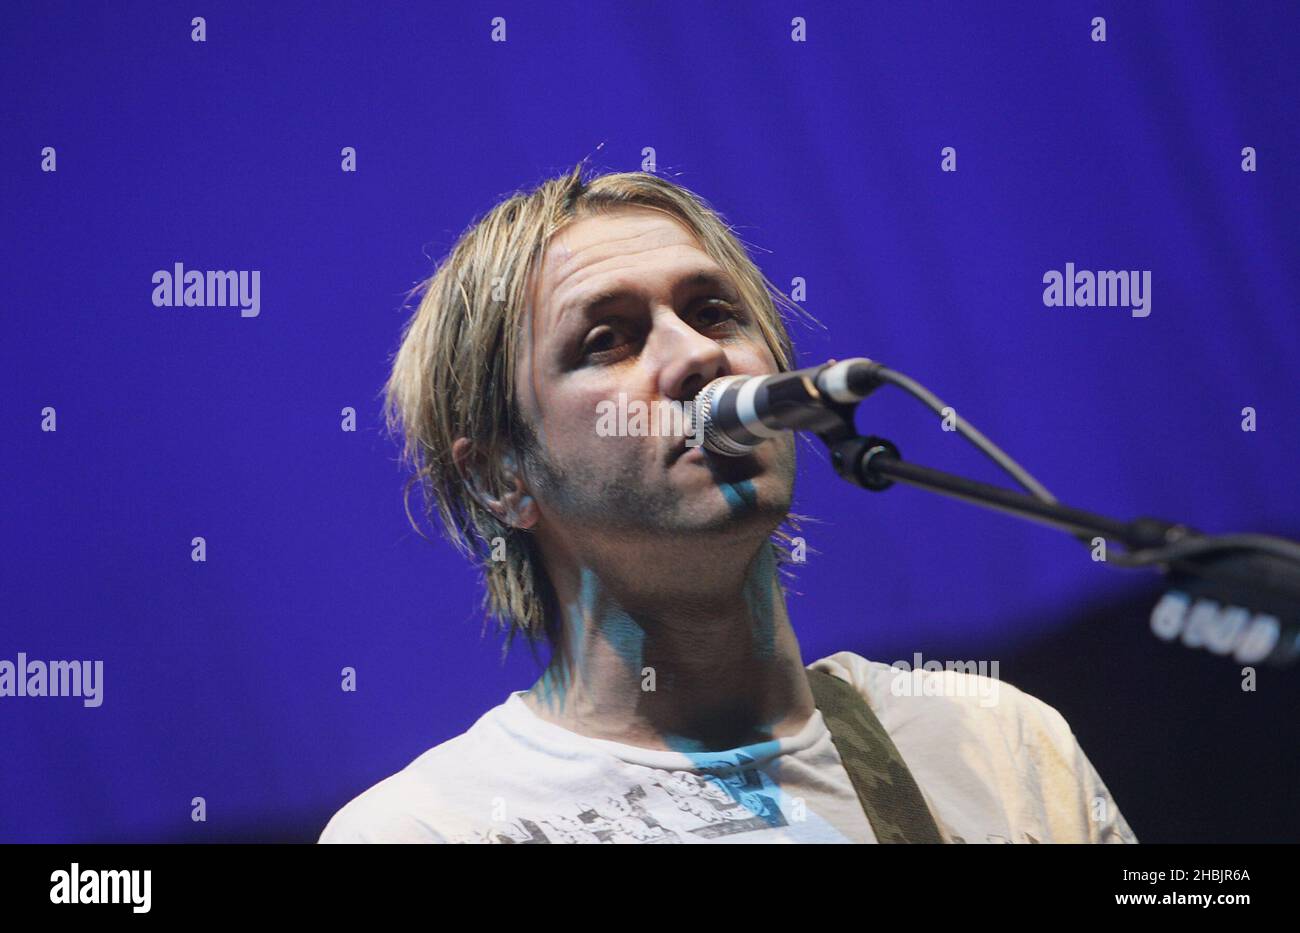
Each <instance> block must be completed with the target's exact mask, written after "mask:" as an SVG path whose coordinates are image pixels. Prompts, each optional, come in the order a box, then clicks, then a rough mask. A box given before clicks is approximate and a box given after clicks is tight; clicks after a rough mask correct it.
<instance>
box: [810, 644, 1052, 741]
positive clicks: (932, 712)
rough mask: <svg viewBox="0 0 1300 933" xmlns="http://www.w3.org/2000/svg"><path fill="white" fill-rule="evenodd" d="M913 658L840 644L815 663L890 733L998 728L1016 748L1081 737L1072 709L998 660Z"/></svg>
mask: <svg viewBox="0 0 1300 933" xmlns="http://www.w3.org/2000/svg"><path fill="white" fill-rule="evenodd" d="M915 660H920V659H915ZM895 664H897V665H898V666H895ZM914 664H915V661H911V662H901V663H900V662H895V663H894V664H886V663H884V662H882V661H872V660H870V659H868V658H864V657H862V656H861V655H858V654H854V653H853V652H851V651H840V652H837V653H835V654H832V655H828V656H827V657H824V658H820V659H819V660H817V661H814V662H813V663H811V664H809V665H808V668H809V669H811V670H820V671H824V672H826V673H828V674H832V675H834V676H836V677H839V678H840V679H841V680H845V681H847V682H848V683H849V684H851V685H852V686H853V687H854V688H855V689H856V690H857V691H858V693H859V694H861V696H862V697H863V698H864V699H865V700H866V701H867V704H868V705H869V706H870V707H871V709H872V712H874V713H875V714H876V717H877V718H878V719H879V720H880V721H881V723H882V725H884V726H885V728H886V730H887V731H888V732H890V733H891V734H894V733H895V732H896V731H903V732H912V731H923V732H933V731H941V730H942V731H947V730H957V731H962V732H966V733H971V732H975V733H979V734H981V735H984V736H986V737H989V738H992V737H993V736H994V735H996V736H997V737H998V738H1000V739H1001V740H1002V741H1005V742H1007V743H1008V744H1010V745H1011V746H1012V747H1014V748H1020V747H1023V746H1025V745H1026V744H1029V743H1034V744H1041V743H1042V742H1044V741H1047V742H1050V743H1051V744H1052V745H1053V746H1055V747H1057V748H1058V749H1060V750H1062V751H1065V750H1067V749H1070V748H1071V747H1072V746H1073V745H1074V743H1075V739H1074V735H1073V733H1072V732H1071V730H1070V726H1069V723H1067V722H1066V720H1065V717H1064V716H1062V715H1061V713H1060V712H1059V711H1058V710H1057V709H1056V708H1055V707H1053V706H1051V705H1050V704H1048V703H1046V702H1044V701H1043V700H1040V699H1039V698H1038V697H1036V696H1033V695H1032V694H1029V693H1026V692H1025V691H1023V690H1021V689H1020V688H1018V687H1016V686H1014V685H1012V684H1009V683H1007V682H1006V681H1004V680H1000V679H999V678H998V676H997V674H998V670H997V664H996V662H992V663H985V664H982V663H979V662H945V663H944V664H943V669H942V670H928V669H926V668H925V666H924V663H923V664H921V665H916V666H914Z"/></svg>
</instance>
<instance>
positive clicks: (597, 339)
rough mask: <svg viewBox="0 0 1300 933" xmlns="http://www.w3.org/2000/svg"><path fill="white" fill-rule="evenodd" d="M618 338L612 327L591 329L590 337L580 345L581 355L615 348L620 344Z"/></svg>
mask: <svg viewBox="0 0 1300 933" xmlns="http://www.w3.org/2000/svg"><path fill="white" fill-rule="evenodd" d="M618 339H619V333H618V331H616V330H614V329H613V328H612V327H599V328H597V329H596V330H594V331H592V333H591V338H590V339H589V340H588V341H587V342H586V343H584V344H583V345H582V355H583V357H588V356H595V355H599V354H601V353H607V352H609V351H610V350H617V349H618V348H619V347H620V346H621V344H620V343H618Z"/></svg>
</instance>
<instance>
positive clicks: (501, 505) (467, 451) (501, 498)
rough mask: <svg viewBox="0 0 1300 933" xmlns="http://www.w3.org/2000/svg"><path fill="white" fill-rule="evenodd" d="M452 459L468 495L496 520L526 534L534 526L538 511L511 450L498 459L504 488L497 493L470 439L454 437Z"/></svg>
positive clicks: (539, 516)
mask: <svg viewBox="0 0 1300 933" xmlns="http://www.w3.org/2000/svg"><path fill="white" fill-rule="evenodd" d="M451 456H452V460H453V461H455V464H456V470H457V472H459V473H460V476H461V479H462V480H464V482H465V485H466V486H467V487H468V488H469V493H470V495H471V496H473V497H474V499H475V500H476V501H477V502H478V504H479V505H481V506H483V508H485V509H487V510H488V511H489V512H491V513H492V514H493V515H495V516H496V517H497V520H498V521H500V522H501V523H502V524H505V525H510V526H512V527H515V528H521V529H523V530H525V531H527V530H528V529H531V528H532V527H533V526H534V525H536V524H537V521H538V519H540V518H541V512H540V511H539V510H538V508H537V501H536V500H535V499H534V498H533V497H532V494H531V493H530V492H529V490H528V481H527V478H526V477H525V476H524V475H523V471H522V470H521V469H520V466H519V460H518V457H517V456H516V455H515V452H514V451H513V450H510V451H507V452H506V453H505V454H504V455H503V456H502V457H501V461H500V464H499V466H498V468H497V471H498V472H499V473H500V475H501V476H502V478H503V480H504V482H505V488H504V489H500V490H498V489H495V488H493V487H492V485H491V483H490V482H489V480H488V479H487V477H488V476H490V475H491V474H490V472H489V471H488V470H487V468H486V465H485V464H484V463H483V459H482V457H481V456H480V455H479V453H478V451H476V450H475V449H474V445H473V443H472V442H471V441H470V440H469V438H467V437H460V438H457V439H456V443H454V444H453V445H452V448H451Z"/></svg>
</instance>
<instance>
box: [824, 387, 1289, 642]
mask: <svg viewBox="0 0 1300 933" xmlns="http://www.w3.org/2000/svg"><path fill="white" fill-rule="evenodd" d="M857 405H858V403H857V402H852V403H847V404H835V403H828V404H826V405H825V406H824V407H823V408H822V409H821V410H820V411H818V412H816V413H809V414H807V415H806V419H807V423H806V424H803V425H801V426H800V429H801V430H809V431H812V432H813V433H815V434H816V435H817V436H818V437H819V438H821V440H822V441H823V442H824V443H825V444H826V446H827V448H828V449H829V451H830V454H831V463H832V465H833V466H834V468H835V471H836V472H837V473H838V474H839V475H840V476H841V477H843V478H844V479H846V480H848V481H849V482H851V483H854V484H855V485H857V486H861V487H862V488H864V489H867V490H870V491H872V492H882V491H884V490H886V489H888V488H889V487H891V486H893V485H894V483H895V482H899V483H905V484H907V485H909V486H914V487H916V488H918V489H926V490H929V491H931V492H936V493H939V494H941V495H945V496H948V497H950V498H953V499H957V500H960V501H962V502H969V503H972V504H974V505H978V506H982V507H984V508H988V509H993V510H995V511H1000V512H1004V513H1007V514H1010V515H1015V516H1017V517H1019V518H1023V519H1026V520H1029V521H1033V522H1037V523H1039V524H1043V525H1047V526H1049V527H1053V528H1057V529H1059V530H1061V531H1065V532H1068V533H1070V534H1072V535H1074V536H1076V537H1078V538H1080V539H1081V540H1082V541H1084V542H1085V543H1090V542H1092V541H1093V539H1095V538H1102V539H1105V541H1106V542H1112V541H1118V542H1120V543H1121V544H1123V545H1124V547H1125V548H1126V549H1127V550H1128V552H1129V555H1125V557H1117V558H1112V561H1113V562H1114V563H1117V564H1119V565H1120V566H1146V567H1151V568H1153V569H1156V570H1159V571H1161V572H1163V573H1164V574H1165V575H1166V576H1167V577H1169V578H1170V581H1171V586H1172V587H1173V588H1172V589H1171V590H1170V592H1169V593H1168V594H1166V596H1165V598H1164V599H1162V600H1161V602H1160V603H1159V604H1158V605H1157V606H1156V608H1155V611H1154V612H1153V615H1152V620H1151V621H1152V629H1153V631H1154V632H1155V634H1156V635H1157V636H1158V637H1160V638H1163V639H1165V640H1167V641H1172V640H1174V639H1175V638H1178V637H1179V636H1180V635H1181V640H1182V643H1183V644H1185V645H1187V646H1188V647H1204V648H1206V649H1207V650H1209V651H1211V652H1213V653H1216V654H1223V655H1227V654H1230V653H1231V654H1232V656H1233V657H1235V658H1236V659H1237V660H1238V661H1239V662H1240V663H1243V664H1253V663H1256V662H1264V663H1267V664H1270V665H1274V666H1286V665H1288V664H1290V663H1292V662H1293V661H1295V660H1296V658H1297V657H1300V562H1298V561H1296V560H1295V559H1291V558H1288V557H1286V556H1283V555H1279V554H1277V553H1270V552H1269V551H1268V550H1267V549H1264V548H1261V547H1258V546H1251V545H1250V544H1244V545H1243V544H1229V543H1228V542H1230V541H1231V540H1232V539H1229V538H1224V539H1222V540H1223V541H1224V542H1225V546H1222V547H1216V546H1214V542H1215V541H1216V540H1217V539H1215V538H1214V537H1213V536H1207V535H1204V534H1201V533H1200V532H1197V531H1196V530H1194V529H1192V528H1189V527H1188V526H1186V525H1182V524H1175V523H1172V522H1165V521H1160V520H1158V519H1152V518H1141V519H1137V520H1135V521H1130V522H1124V521H1118V520H1116V519H1113V518H1108V517H1106V516H1104V515H1098V514H1095V513H1092V512H1085V511H1083V510H1082V509H1076V508H1071V507H1069V506H1064V505H1060V504H1057V503H1053V502H1047V501H1044V500H1042V499H1039V498H1036V497H1034V496H1031V495H1027V494H1025V493H1020V492H1015V491H1012V490H1009V489H1004V488H1002V487H999V486H993V485H990V484H988V483H981V482H977V481H975V480H970V479H966V478H965V477H962V476H957V475H954V474H952V473H945V472H942V471H940V470H935V469H931V468H930V467H926V466H919V465H917V464H914V463H908V462H906V461H904V460H903V459H902V455H901V454H900V453H899V451H898V448H897V447H896V446H895V445H894V444H893V443H891V442H890V441H887V440H885V439H884V438H880V437H874V436H863V435H860V434H859V433H858V431H857V427H856V426H855V424H854V413H855V411H856V409H857ZM1248 537H1249V536H1248ZM1273 540H1277V539H1273ZM1165 550H1167V551H1169V552H1170V557H1169V559H1167V560H1150V561H1149V562H1143V563H1139V562H1137V561H1135V560H1130V559H1127V558H1129V557H1130V556H1132V557H1136V556H1137V555H1138V554H1139V553H1140V552H1151V553H1153V554H1154V556H1159V555H1160V553H1161V552H1162V551H1165ZM1187 552H1192V553H1187ZM1112 561H1107V562H1112Z"/></svg>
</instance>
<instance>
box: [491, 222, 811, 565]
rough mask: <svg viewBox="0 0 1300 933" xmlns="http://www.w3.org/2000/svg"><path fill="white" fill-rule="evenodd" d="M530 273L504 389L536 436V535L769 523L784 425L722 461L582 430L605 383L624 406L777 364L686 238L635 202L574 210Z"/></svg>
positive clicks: (727, 528) (729, 287)
mask: <svg viewBox="0 0 1300 933" xmlns="http://www.w3.org/2000/svg"><path fill="white" fill-rule="evenodd" d="M532 284H533V286H534V289H535V290H534V292H533V304H532V306H531V307H530V309H529V311H528V312H527V313H526V314H525V324H524V327H525V332H524V334H523V338H524V339H523V348H524V349H523V353H522V354H521V359H520V362H519V366H518V369H517V374H516V386H515V391H516V396H517V398H518V400H519V405H520V409H521V414H522V415H523V417H524V418H525V419H526V420H527V421H528V422H529V424H530V425H531V426H532V427H533V430H534V432H535V434H536V437H537V448H538V449H537V450H536V451H535V452H533V453H532V454H531V455H525V462H524V467H525V475H526V478H527V480H528V483H529V486H530V490H529V491H530V492H531V494H532V495H533V496H534V498H535V499H536V502H537V506H538V509H539V512H540V517H541V518H540V524H541V527H540V529H539V530H540V532H541V534H542V536H543V540H546V539H552V540H556V541H563V540H572V537H571V536H572V535H574V534H581V535H583V537H584V538H586V539H587V540H590V538H591V536H592V535H597V536H605V537H606V538H607V540H608V539H609V537H610V535H614V536H616V537H617V540H618V541H620V542H624V541H628V540H629V539H631V538H634V537H639V538H640V539H642V540H646V541H649V540H652V539H661V540H662V539H665V538H666V537H671V538H678V539H680V538H681V536H688V535H692V534H697V535H698V534H713V535H726V536H734V535H735V534H737V533H739V532H744V533H745V534H747V535H748V536H750V537H757V538H760V539H761V537H763V536H765V535H767V534H769V533H770V532H771V530H772V529H774V528H775V527H776V526H777V525H778V524H779V523H780V522H781V520H782V519H783V518H784V517H785V515H786V513H787V512H788V511H789V508H790V502H791V496H792V494H793V486H794V467H795V454H794V436H793V434H783V435H782V436H780V437H779V438H776V439H773V440H770V441H768V442H765V443H764V444H762V445H760V446H759V447H758V449H757V450H755V451H754V453H752V454H750V455H748V456H745V457H736V458H733V457H716V456H715V455H713V454H711V453H707V452H706V451H705V450H704V449H703V448H702V447H690V448H688V447H686V446H685V445H684V441H685V437H683V436H639V437H638V436H602V435H601V433H599V432H598V430H597V423H598V411H599V409H598V407H597V406H598V405H599V404H600V403H601V402H606V403H613V404H617V403H618V399H619V393H624V394H625V395H626V397H627V400H628V403H629V406H631V405H632V403H634V402H641V403H650V402H657V403H662V402H665V401H677V402H685V401H692V400H693V399H694V398H695V395H696V393H698V392H699V390H700V389H701V388H703V387H704V386H705V385H706V384H707V383H709V382H711V381H712V380H713V379H715V378H717V377H718V376H723V375H732V374H743V375H764V374H768V373H775V372H777V365H776V360H775V359H774V357H773V356H772V353H771V351H770V350H769V349H768V347H767V344H766V342H765V341H764V340H763V336H762V333H761V332H760V331H759V328H758V325H757V322H756V319H755V317H754V314H753V312H752V311H751V310H750V309H748V308H744V307H741V305H740V303H739V299H740V295H739V293H738V291H737V290H736V284H735V283H734V282H733V281H732V280H731V279H730V277H729V276H728V275H727V274H726V272H725V271H724V270H723V269H722V267H721V266H719V265H718V264H717V263H716V262H715V261H714V260H713V259H712V258H711V257H710V256H709V255H708V254H707V253H706V252H704V250H703V249H701V247H700V245H699V243H698V241H697V240H696V239H695V238H694V236H693V235H692V234H691V233H690V232H689V231H688V230H687V229H686V228H685V227H684V226H682V225H681V224H679V223H678V222H676V221H675V220H673V219H672V218H670V217H668V216H666V215H664V214H662V213H660V212H658V211H653V210H649V209H646V208H625V209H620V210H618V211H616V212H614V213H610V214H606V215H601V216H596V217H588V218H584V219H582V220H579V221H576V222H574V223H572V224H570V225H569V226H568V227H566V228H565V229H564V230H563V231H562V232H560V233H559V234H557V236H556V237H555V238H554V239H553V240H552V241H551V244H550V247H549V249H548V251H547V253H546V255H545V256H544V257H543V262H542V264H541V267H540V269H539V271H538V274H537V276H536V279H535V281H534V282H533V283H532ZM593 299H602V300H600V301H597V302H595V303H593ZM651 410H652V411H654V412H656V414H657V411H658V405H655V406H653V407H652V408H651ZM683 451H685V452H684V453H683Z"/></svg>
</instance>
